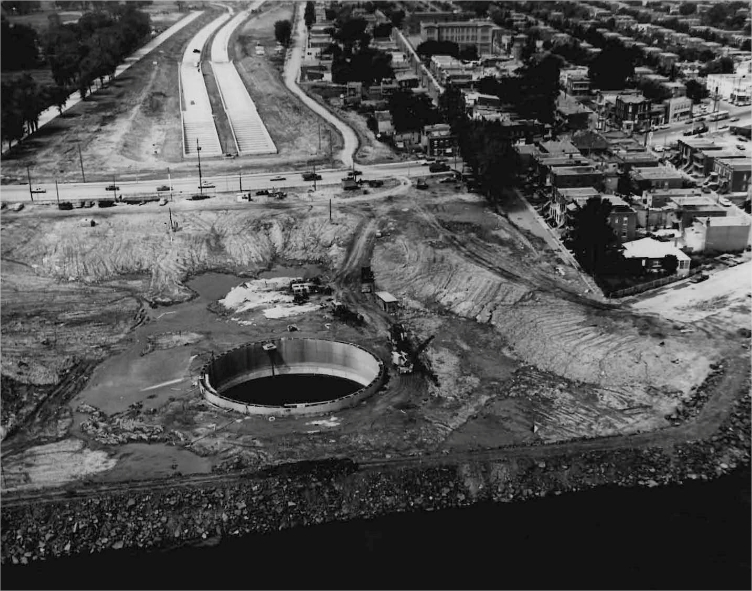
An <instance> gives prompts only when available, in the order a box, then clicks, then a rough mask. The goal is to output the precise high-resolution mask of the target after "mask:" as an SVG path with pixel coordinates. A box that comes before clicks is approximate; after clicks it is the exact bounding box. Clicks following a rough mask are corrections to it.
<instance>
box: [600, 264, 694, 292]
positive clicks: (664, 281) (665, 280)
mask: <svg viewBox="0 0 752 591" xmlns="http://www.w3.org/2000/svg"><path fill="white" fill-rule="evenodd" d="M701 270H702V269H701V268H700V267H696V268H694V269H690V270H689V273H688V274H687V275H676V274H674V275H669V276H668V277H662V278H661V279H654V280H653V281H649V282H647V283H640V285H634V286H632V287H627V288H624V289H618V290H616V291H612V292H608V293H607V294H606V297H608V298H620V297H624V296H628V295H634V294H636V293H642V292H643V291H648V290H650V289H653V288H654V287H661V286H663V285H668V284H669V283H674V282H676V281H680V280H682V279H686V278H687V277H691V276H692V275H696V274H697V273H699V272H700V271H701Z"/></svg>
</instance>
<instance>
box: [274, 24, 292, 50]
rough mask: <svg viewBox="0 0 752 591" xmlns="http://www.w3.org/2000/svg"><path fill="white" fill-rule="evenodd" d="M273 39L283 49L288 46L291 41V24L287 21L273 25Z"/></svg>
mask: <svg viewBox="0 0 752 591" xmlns="http://www.w3.org/2000/svg"><path fill="white" fill-rule="evenodd" d="M274 38H275V39H276V40H277V42H278V43H280V44H281V45H284V46H285V47H287V46H289V45H290V40H291V39H292V23H291V22H290V21H289V20H282V21H277V22H275V23H274Z"/></svg>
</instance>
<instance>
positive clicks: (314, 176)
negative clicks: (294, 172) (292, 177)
mask: <svg viewBox="0 0 752 591" xmlns="http://www.w3.org/2000/svg"><path fill="white" fill-rule="evenodd" d="M313 190H314V191H315V190H316V160H315V159H314V161H313Z"/></svg>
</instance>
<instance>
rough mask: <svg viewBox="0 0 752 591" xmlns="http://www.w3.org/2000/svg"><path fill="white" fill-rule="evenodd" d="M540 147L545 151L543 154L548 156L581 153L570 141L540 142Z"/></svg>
mask: <svg viewBox="0 0 752 591" xmlns="http://www.w3.org/2000/svg"><path fill="white" fill-rule="evenodd" d="M538 146H539V147H540V149H541V150H543V152H545V153H547V154H579V153H580V151H579V150H578V149H577V146H575V145H574V144H573V143H572V142H570V141H569V140H562V141H548V142H540V143H539V144H538Z"/></svg>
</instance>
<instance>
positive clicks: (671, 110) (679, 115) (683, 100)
mask: <svg viewBox="0 0 752 591" xmlns="http://www.w3.org/2000/svg"><path fill="white" fill-rule="evenodd" d="M663 107H664V109H665V111H666V123H676V122H677V121H685V120H687V119H689V118H690V117H691V116H692V99H689V98H687V97H686V96H680V97H676V98H670V99H666V100H665V101H663Z"/></svg>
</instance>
